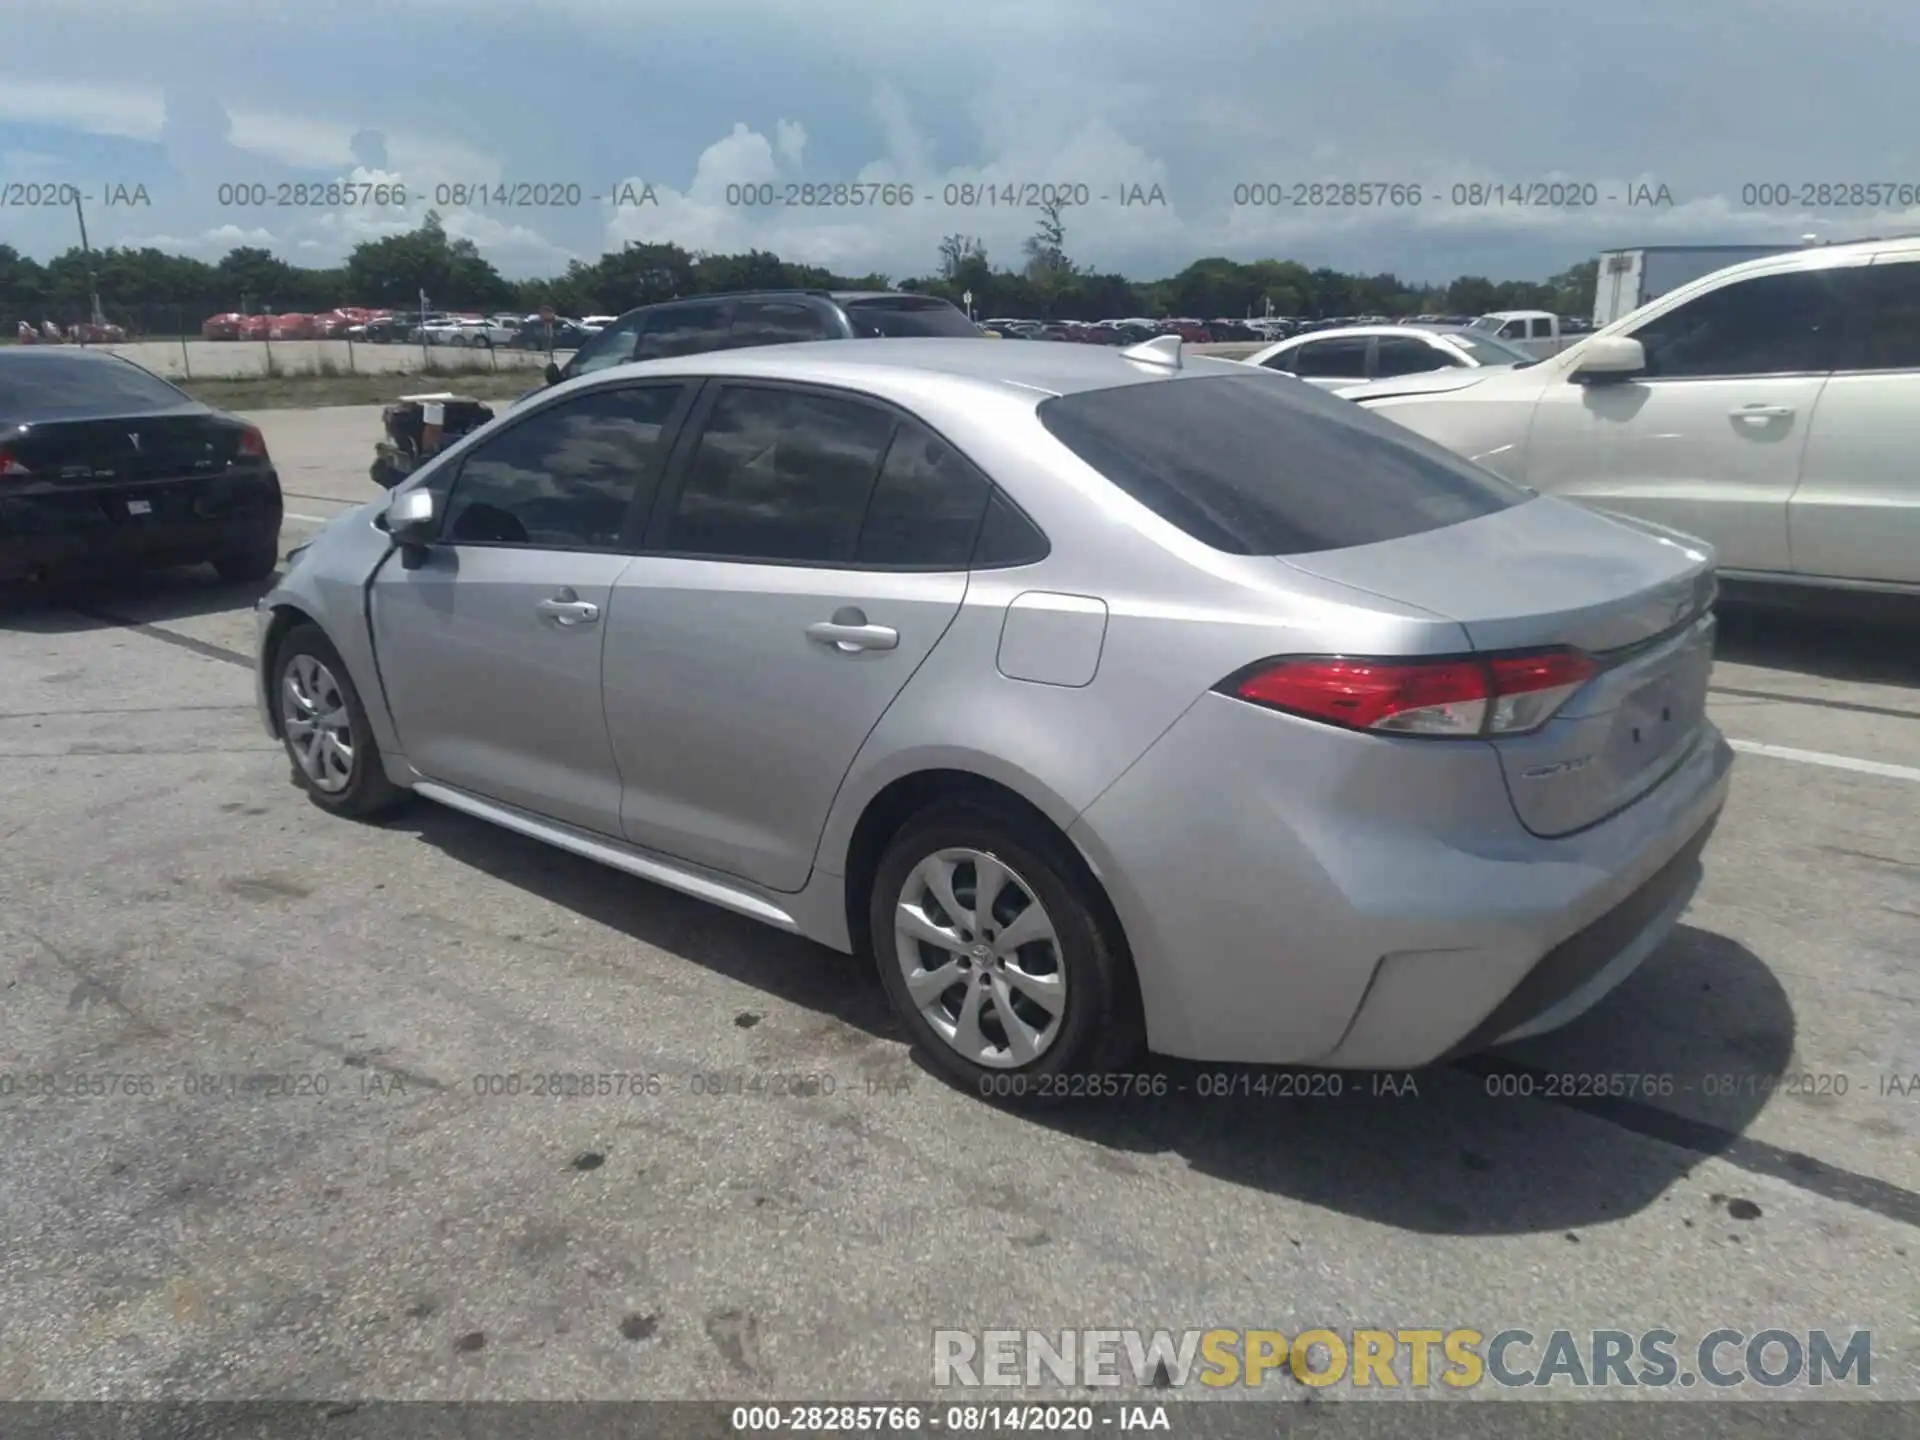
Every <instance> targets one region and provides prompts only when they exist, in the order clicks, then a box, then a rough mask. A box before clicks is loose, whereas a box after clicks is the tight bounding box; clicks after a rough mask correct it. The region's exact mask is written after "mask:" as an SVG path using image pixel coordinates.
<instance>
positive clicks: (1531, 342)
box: [1467, 310, 1593, 360]
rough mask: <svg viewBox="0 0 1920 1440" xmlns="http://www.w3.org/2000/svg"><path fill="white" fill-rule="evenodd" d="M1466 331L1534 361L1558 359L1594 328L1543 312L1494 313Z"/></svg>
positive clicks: (1582, 322) (1505, 311)
mask: <svg viewBox="0 0 1920 1440" xmlns="http://www.w3.org/2000/svg"><path fill="white" fill-rule="evenodd" d="M1467 328H1468V329H1469V330H1479V331H1483V332H1485V333H1486V334H1488V335H1491V336H1492V337H1493V338H1494V339H1496V340H1504V341H1505V342H1506V343H1507V344H1509V345H1512V346H1514V347H1516V348H1517V349H1520V350H1524V351H1526V352H1527V354H1529V355H1531V356H1533V358H1534V359H1536V360H1545V359H1547V358H1548V357H1549V356H1553V355H1558V354H1559V353H1560V352H1561V351H1562V350H1564V349H1566V348H1567V347H1568V346H1569V345H1572V344H1575V343H1576V342H1578V341H1581V340H1584V339H1586V338H1587V336H1589V335H1591V334H1592V333H1593V327H1592V326H1590V325H1588V324H1586V322H1584V321H1569V320H1562V319H1561V318H1560V317H1559V316H1558V315H1553V314H1549V313H1548V312H1547V311H1545V310H1496V311H1494V312H1493V313H1492V314H1490V315H1482V316H1481V317H1480V318H1479V319H1477V320H1475V321H1474V322H1473V323H1472V324H1471V325H1469V326H1468V327H1467Z"/></svg>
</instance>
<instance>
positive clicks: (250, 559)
mask: <svg viewBox="0 0 1920 1440" xmlns="http://www.w3.org/2000/svg"><path fill="white" fill-rule="evenodd" d="M279 565H280V550H279V547H278V546H277V545H275V544H273V543H271V542H270V543H268V544H266V545H262V546H260V547H258V548H257V549H253V550H247V551H244V552H242V553H241V554H238V555H221V556H219V557H217V558H216V559H215V560H214V562H213V568H214V569H215V570H217V571H219V572H220V578H221V579H222V580H223V581H225V582H226V583H227V584H229V585H247V584H251V583H252V582H253V581H255V580H264V579H266V578H267V576H269V575H271V574H273V572H274V571H275V570H276V569H278V568H279Z"/></svg>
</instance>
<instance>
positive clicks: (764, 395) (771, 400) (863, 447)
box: [659, 385, 894, 565]
mask: <svg viewBox="0 0 1920 1440" xmlns="http://www.w3.org/2000/svg"><path fill="white" fill-rule="evenodd" d="M893 430H894V417H893V416H892V415H891V414H889V413H888V412H886V411H884V410H881V409H879V408H877V407H875V406H872V405H867V404H863V403H862V402H860V401H858V400H850V399H844V398H841V397H839V396H832V395H818V394H813V393H810V392H806V391H799V390H784V389H772V388H762V387H755V386H745V385H740V386H727V387H726V388H724V389H722V390H721V392H720V395H719V398H718V399H717V400H716V401H715V402H714V405H713V409H712V411H711V413H710V414H709V415H708V417H707V421H706V424H705V426H704V427H703V429H702V431H701V434H700V440H699V444H698V447H697V448H696V449H695V451H694V454H693V459H692V462H691V464H690V465H689V467H688V470H687V476H686V481H685V483H684V484H683V485H682V486H681V489H680V494H679V496H678V498H677V500H676V502H675V504H674V507H673V513H672V514H671V516H670V517H669V518H668V520H667V523H666V530H665V534H664V535H663V536H662V538H661V541H660V545H659V548H661V549H663V550H665V551H667V552H669V553H672V554H680V555H712V556H724V557H726V558H728V559H735V560H779V561H787V562H790V563H792V562H799V563H813V564H819V565H831V564H848V563H851V562H852V561H853V559H854V556H855V551H856V547H857V544H858V540H859V535H860V526H861V521H862V519H863V517H864V516H865V514H866V510H867V500H868V497H869V496H870V495H871V494H872V493H873V488H874V481H875V479H876V478H877V477H878V475H879V473H880V465H881V461H882V459H883V457H884V456H885V455H886V453H887V446H888V443H889V442H890V441H891V439H892V438H893Z"/></svg>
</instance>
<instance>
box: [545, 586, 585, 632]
mask: <svg viewBox="0 0 1920 1440" xmlns="http://www.w3.org/2000/svg"><path fill="white" fill-rule="evenodd" d="M534 608H535V609H537V610H538V611H539V612H540V613H541V614H542V615H545V616H546V617H548V618H549V619H550V620H552V621H553V623H554V624H556V625H592V624H594V623H596V622H597V621H598V620H599V619H600V607H599V606H598V605H596V604H594V603H593V602H592V601H591V600H582V599H581V598H580V597H579V596H578V595H577V594H575V593H574V592H573V591H572V590H570V589H569V590H562V591H561V592H560V593H559V594H558V595H555V596H554V597H553V598H552V599H551V600H542V601H541V602H540V603H539V604H538V605H537V606H535V607H534Z"/></svg>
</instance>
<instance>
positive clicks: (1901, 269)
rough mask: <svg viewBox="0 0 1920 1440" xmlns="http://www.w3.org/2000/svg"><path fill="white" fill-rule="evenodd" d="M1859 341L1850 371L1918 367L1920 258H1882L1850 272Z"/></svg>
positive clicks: (1850, 356)
mask: <svg viewBox="0 0 1920 1440" xmlns="http://www.w3.org/2000/svg"><path fill="white" fill-rule="evenodd" d="M1853 277H1854V280H1855V284H1856V286H1857V289H1856V291H1855V293H1856V295H1857V296H1858V300H1857V302H1856V303H1857V305H1858V307H1859V311H1860V322H1859V335H1860V338H1859V342H1858V344H1857V346H1856V347H1855V353H1854V354H1852V355H1849V356H1848V357H1847V359H1846V361H1845V362H1844V363H1845V367H1846V368H1847V369H1849V370H1920V261H1915V260H1905V261H1901V262H1900V263H1898V264H1890V263H1888V262H1887V261H1884V260H1883V261H1881V262H1880V263H1879V264H1878V265H1869V266H1867V267H1865V268H1863V269H1860V270H1856V271H1854V272H1853Z"/></svg>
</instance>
